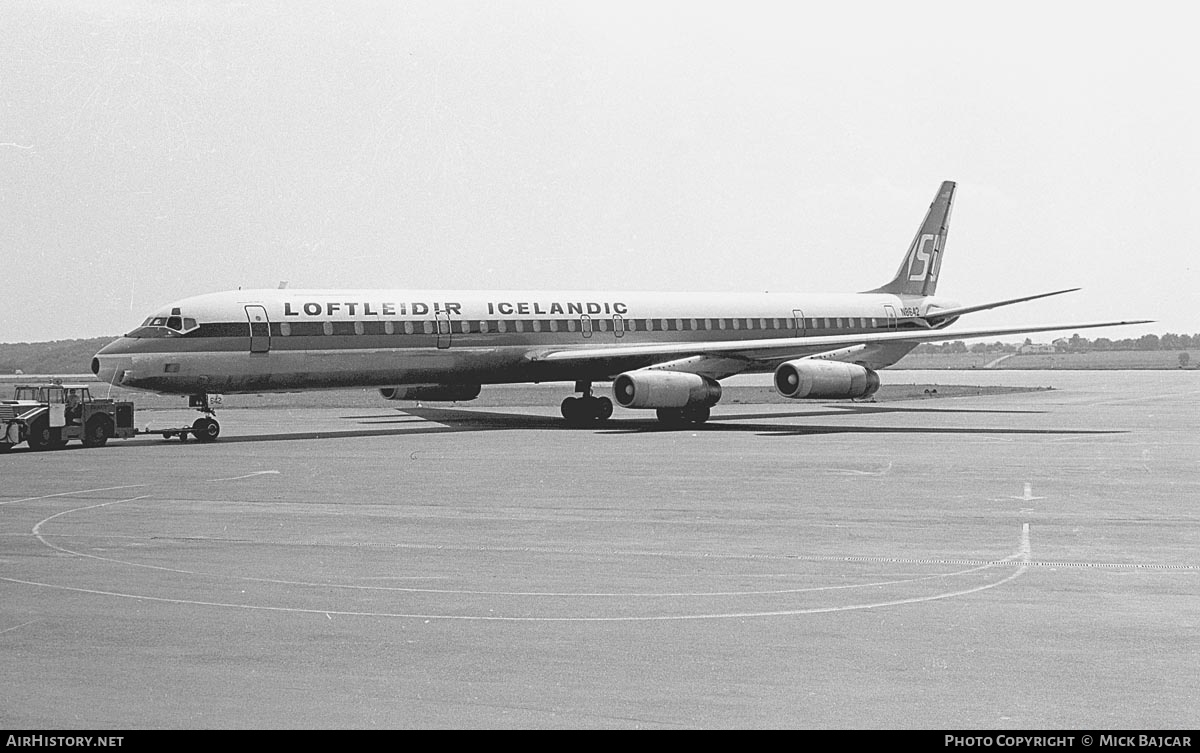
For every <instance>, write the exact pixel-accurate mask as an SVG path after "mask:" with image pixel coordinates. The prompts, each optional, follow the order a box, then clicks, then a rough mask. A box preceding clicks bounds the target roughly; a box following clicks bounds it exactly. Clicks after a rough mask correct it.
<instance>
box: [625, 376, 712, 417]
mask: <svg viewBox="0 0 1200 753" xmlns="http://www.w3.org/2000/svg"><path fill="white" fill-rule="evenodd" d="M613 396H614V397H615V398H616V399H617V402H618V403H620V404H621V405H622V406H624V407H626V408H683V407H687V406H705V407H707V406H712V405H716V403H717V401H718V400H720V399H721V385H720V384H719V383H718V382H717V381H716V380H715V379H709V378H708V377H702V376H700V375H699V374H686V373H684V372H680V371H652V370H644V369H643V370H639V371H627V372H625V373H624V374H621V375H620V376H618V377H617V378H616V379H614V380H613Z"/></svg>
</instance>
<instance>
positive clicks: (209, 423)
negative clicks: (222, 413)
mask: <svg viewBox="0 0 1200 753" xmlns="http://www.w3.org/2000/svg"><path fill="white" fill-rule="evenodd" d="M188 407H190V408H195V409H196V410H198V411H200V412H201V413H203V414H205V415H204V416H203V417H201V418H197V419H196V420H195V421H194V422H192V436H193V437H195V438H196V441H197V442H212V441H214V440H215V439H216V438H217V436H218V435H220V433H221V425H220V424H219V423H217V419H215V418H213V416H215V415H217V412H216V411H215V410H214V409H213V407H212V404H211V403H210V402H209V399H208V393H207V392H201V393H198V394H195V395H189V396H188ZM180 438H181V439H182V435H181V436H180Z"/></svg>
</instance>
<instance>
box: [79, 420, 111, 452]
mask: <svg viewBox="0 0 1200 753" xmlns="http://www.w3.org/2000/svg"><path fill="white" fill-rule="evenodd" d="M112 433H113V431H112V423H111V422H110V421H109V420H108V419H106V418H101V417H99V416H97V417H96V418H93V419H92V420H91V421H88V423H87V428H86V429H84V432H83V446H84V447H103V446H104V443H105V442H107V441H108V438H109V437H111V436H112Z"/></svg>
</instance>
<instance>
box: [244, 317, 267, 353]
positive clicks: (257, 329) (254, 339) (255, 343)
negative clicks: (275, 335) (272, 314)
mask: <svg viewBox="0 0 1200 753" xmlns="http://www.w3.org/2000/svg"><path fill="white" fill-rule="evenodd" d="M246 319H247V320H248V321H249V322H250V353H251V354H252V355H253V354H255V353H269V352H271V320H270V319H268V318H267V309H266V308H265V307H263V306H247V307H246Z"/></svg>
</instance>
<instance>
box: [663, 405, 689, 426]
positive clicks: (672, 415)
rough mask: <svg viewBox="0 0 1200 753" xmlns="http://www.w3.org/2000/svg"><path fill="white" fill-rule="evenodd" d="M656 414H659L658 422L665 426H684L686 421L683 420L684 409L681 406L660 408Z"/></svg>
mask: <svg viewBox="0 0 1200 753" xmlns="http://www.w3.org/2000/svg"><path fill="white" fill-rule="evenodd" d="M655 414H656V415H657V416H658V422H659V423H661V424H663V425H664V426H672V427H674V426H683V425H684V424H685V423H686V421H684V420H683V411H682V410H680V409H679V408H659V409H658V410H656V411H655Z"/></svg>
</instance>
